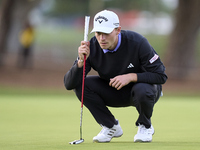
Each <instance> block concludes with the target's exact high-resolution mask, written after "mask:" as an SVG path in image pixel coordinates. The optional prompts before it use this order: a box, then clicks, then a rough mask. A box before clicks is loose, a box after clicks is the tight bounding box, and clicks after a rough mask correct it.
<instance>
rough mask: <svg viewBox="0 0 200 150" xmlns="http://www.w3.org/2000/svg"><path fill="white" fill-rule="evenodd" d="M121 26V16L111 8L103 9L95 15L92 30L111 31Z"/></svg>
mask: <svg viewBox="0 0 200 150" xmlns="http://www.w3.org/2000/svg"><path fill="white" fill-rule="evenodd" d="M117 27H119V18H118V16H117V14H115V13H114V12H112V11H109V10H103V11H100V12H99V13H97V14H96V15H95V16H94V22H93V29H92V31H91V33H92V32H102V33H108V34H109V33H111V32H112V31H113V30H114V29H115V28H117Z"/></svg>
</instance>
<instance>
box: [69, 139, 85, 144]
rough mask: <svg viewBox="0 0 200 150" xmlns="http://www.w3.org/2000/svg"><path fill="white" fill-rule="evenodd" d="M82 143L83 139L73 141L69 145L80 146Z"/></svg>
mask: <svg viewBox="0 0 200 150" xmlns="http://www.w3.org/2000/svg"><path fill="white" fill-rule="evenodd" d="M83 142H84V139H80V140H75V141H72V142H69V144H71V145H74V144H80V143H83Z"/></svg>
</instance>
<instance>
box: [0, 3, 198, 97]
mask: <svg viewBox="0 0 200 150" xmlns="http://www.w3.org/2000/svg"><path fill="white" fill-rule="evenodd" d="M199 8H200V1H199V0H0V87H1V88H15V89H18V88H24V89H28V88H30V89H47V90H48V89H53V90H59V91H65V88H64V84H63V77H64V75H65V73H66V72H67V71H68V70H69V69H70V67H71V66H72V64H73V62H74V60H75V59H76V58H77V49H78V46H79V44H80V41H81V40H83V30H84V17H85V15H90V16H91V20H90V30H91V29H92V26H93V25H92V22H93V17H94V15H95V14H96V13H97V12H99V11H101V10H104V9H108V10H112V11H114V12H116V13H117V14H118V15H119V18H120V24H121V26H122V29H123V30H133V31H135V32H138V33H140V34H142V35H144V36H145V37H146V38H147V39H148V40H149V42H150V44H151V45H152V46H153V47H154V49H155V50H156V51H157V53H158V54H159V55H160V57H161V60H162V61H163V63H164V65H165V66H166V73H167V75H168V77H169V80H168V81H167V83H166V84H165V85H164V87H163V88H164V90H165V91H166V93H170V94H172V93H174V94H175V93H191V94H194V93H199V92H200V86H199V83H200V77H199V74H200V67H199V65H200V30H199V27H200V9H199ZM92 36H94V34H90V35H89V38H91V37H92ZM91 74H96V73H95V72H94V71H92V73H91Z"/></svg>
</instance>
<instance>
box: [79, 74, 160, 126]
mask: <svg viewBox="0 0 200 150" xmlns="http://www.w3.org/2000/svg"><path fill="white" fill-rule="evenodd" d="M81 88H82V86H81V85H79V86H77V88H76V89H75V93H76V95H77V97H78V99H79V100H81V92H82V90H81ZM161 88H162V87H161V85H155V84H153V85H152V84H147V83H131V84H129V85H127V86H125V87H123V88H122V89H120V90H116V89H115V88H113V87H111V86H109V82H108V81H106V80H103V79H101V78H100V77H98V76H87V77H86V78H85V88H84V105H85V106H86V107H87V108H88V109H89V111H90V112H91V114H92V115H93V117H94V118H95V120H96V121H97V123H99V124H101V125H103V126H106V127H108V128H112V127H113V125H114V124H116V119H115V117H114V116H113V114H112V113H111V112H110V111H109V109H108V108H107V106H110V107H128V106H135V107H136V109H137V111H138V113H139V117H138V119H137V121H136V125H139V124H143V125H145V126H146V127H147V128H149V127H150V126H151V116H152V112H153V107H154V104H155V103H156V102H157V101H158V99H159V97H160V93H161V90H162V89H161ZM130 114H131V113H130ZM128 115H129V114H128ZM130 116H131V115H130Z"/></svg>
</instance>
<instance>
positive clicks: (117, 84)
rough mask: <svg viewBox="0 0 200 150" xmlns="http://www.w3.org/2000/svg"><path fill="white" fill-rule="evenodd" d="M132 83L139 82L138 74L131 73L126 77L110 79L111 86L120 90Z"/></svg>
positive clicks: (120, 76) (125, 75)
mask: <svg viewBox="0 0 200 150" xmlns="http://www.w3.org/2000/svg"><path fill="white" fill-rule="evenodd" d="M130 82H137V74H135V73H129V74H124V75H119V76H116V77H114V78H112V79H110V83H109V85H110V86H112V87H114V88H116V89H117V90H120V89H121V88H122V87H124V86H126V85H127V84H129V83H130Z"/></svg>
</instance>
